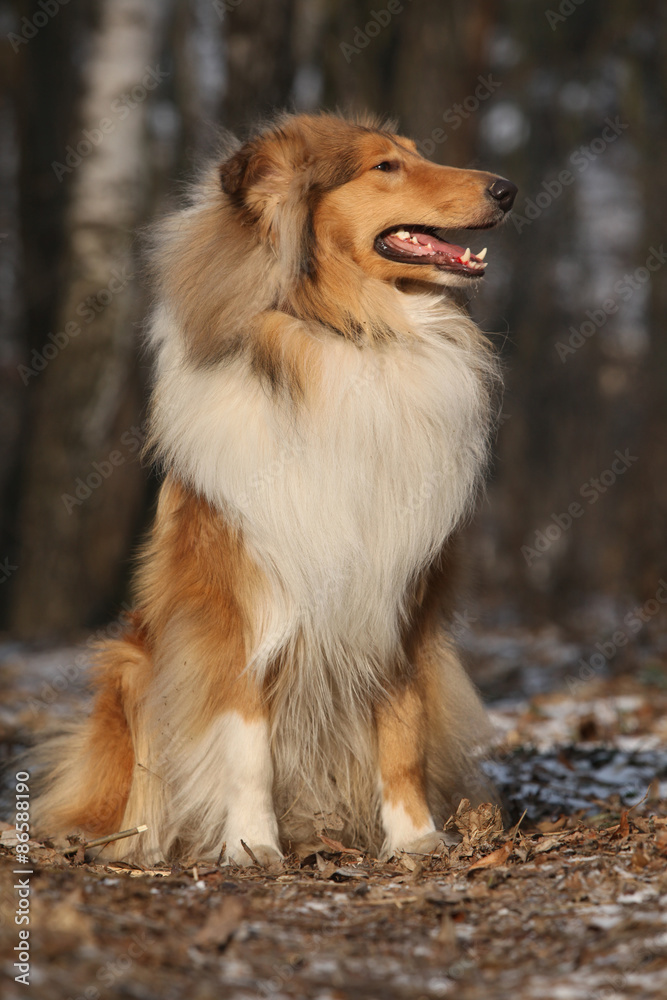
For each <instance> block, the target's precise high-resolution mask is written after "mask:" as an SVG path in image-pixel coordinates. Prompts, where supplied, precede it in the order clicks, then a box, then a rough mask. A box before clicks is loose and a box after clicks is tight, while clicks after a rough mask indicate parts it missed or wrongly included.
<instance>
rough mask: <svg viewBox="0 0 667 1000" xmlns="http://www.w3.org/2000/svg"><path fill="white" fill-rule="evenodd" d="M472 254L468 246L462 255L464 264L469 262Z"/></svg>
mask: <svg viewBox="0 0 667 1000" xmlns="http://www.w3.org/2000/svg"><path fill="white" fill-rule="evenodd" d="M470 256H471V254H470V247H468V249H467V250H466V252H465V253H464V254H463V256H462V257H461V260H462V261H463V263H464V264H467V263H468V261H469V260H470Z"/></svg>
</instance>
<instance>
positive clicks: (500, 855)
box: [468, 844, 512, 872]
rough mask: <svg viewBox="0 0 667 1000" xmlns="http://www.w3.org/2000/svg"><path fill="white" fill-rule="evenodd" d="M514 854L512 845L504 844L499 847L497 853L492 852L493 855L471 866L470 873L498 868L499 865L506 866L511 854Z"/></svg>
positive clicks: (488, 855)
mask: <svg viewBox="0 0 667 1000" xmlns="http://www.w3.org/2000/svg"><path fill="white" fill-rule="evenodd" d="M511 853H512V845H511V844H504V845H503V846H502V847H499V848H498V850H497V851H492V852H491V854H487V855H486V857H484V858H480V859H479V861H475V863H474V865H471V866H470V868H469V869H468V871H469V872H474V871H478V870H479V869H480V868H497V867H498V866H499V865H504V864H505V862H506V861H507V859H508V858H509V856H510V854H511Z"/></svg>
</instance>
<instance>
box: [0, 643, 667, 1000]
mask: <svg viewBox="0 0 667 1000" xmlns="http://www.w3.org/2000/svg"><path fill="white" fill-rule="evenodd" d="M463 644H464V646H466V647H467V655H468V660H469V662H471V665H472V667H473V670H474V674H475V677H476V679H477V680H478V683H480V685H481V687H482V689H483V691H484V692H485V695H486V697H487V701H488V702H489V707H490V711H491V715H492V718H493V720H494V722H495V723H496V728H497V731H498V742H497V745H496V747H495V748H494V751H493V753H492V755H491V757H490V759H489V762H488V764H487V769H488V771H489V774H490V775H491V776H492V777H493V778H494V780H495V782H496V784H497V785H498V786H499V788H500V790H501V793H502V795H503V798H504V802H505V804H506V808H507V811H508V814H509V822H508V823H507V824H506V826H505V828H503V823H502V822H501V818H500V815H499V813H498V811H497V809H496V808H495V807H492V806H482V807H480V808H478V809H471V808H469V806H467V804H466V803H462V806H461V808H460V809H459V812H458V813H457V815H456V816H455V817H453V818H452V819H450V821H449V823H448V828H449V831H450V833H451V834H452V836H451V837H450V838H449V839H450V840H451V841H452V843H451V845H450V846H449V847H444V846H443V848H442V851H441V853H439V854H435V855H430V856H420V857H417V856H414V855H410V856H403V857H400V858H394V859H392V861H390V862H389V863H386V864H380V863H379V862H377V861H375V860H373V859H372V858H368V857H363V856H361V855H360V854H359V853H358V852H356V851H352V850H349V849H348V850H343V851H341V850H340V849H339V848H340V845H337V843H336V841H335V837H334V836H333V835H332V836H331V837H330V838H328V839H327V838H326V837H325V839H323V842H322V850H321V851H319V852H317V853H316V854H313V855H310V856H309V857H306V858H302V859H297V858H295V857H293V858H289V859H288V860H287V863H286V864H285V866H284V867H282V868H280V869H276V870H271V871H267V870H264V869H260V868H258V867H255V866H253V865H251V866H250V867H248V868H246V869H238V868H229V867H226V868H219V867H217V866H208V867H202V866H199V867H197V866H192V867H184V868H171V869H170V868H167V867H165V868H156V869H151V870H142V869H139V868H136V867H131V866H128V865H123V864H102V863H97V862H96V861H95V857H94V854H95V852H94V851H91V852H90V853H88V854H86V853H85V852H84V851H83V849H82V848H79V849H78V850H77V851H76V853H74V854H71V855H68V856H65V854H63V852H62V850H58V849H57V848H56V847H54V846H52V845H50V844H49V843H48V842H47V843H46V844H42V843H38V842H36V841H30V842H29V846H30V863H31V864H30V868H29V869H26V866H22V865H20V864H17V862H16V854H15V833H14V830H13V823H10V822H9V821H10V820H11V819H12V815H11V810H10V808H9V807H7V808H5V810H4V812H3V814H2V818H3V819H6V820H7V821H8V822H6V823H4V824H0V834H1V835H0V844H3V845H4V846H3V847H0V948H1V950H0V971H1V972H2V973H3V975H4V977H5V978H6V982H7V986H6V988H5V990H4V992H3V996H4V997H6V998H7V1000H14V998H18V997H21V996H25V995H29V993H28V994H26V993H25V992H24V986H23V985H22V984H21V983H17V982H15V980H14V977H15V975H17V970H16V969H15V968H14V966H13V963H14V962H15V961H16V960H17V959H16V955H17V952H16V951H15V950H14V949H15V947H16V946H17V945H18V944H19V930H20V929H21V926H20V925H17V924H16V923H15V920H14V914H15V912H16V909H17V906H20V905H21V904H20V903H19V898H20V897H19V890H17V889H15V888H14V886H15V885H16V884H17V883H18V880H19V879H21V878H24V879H25V878H29V884H30V896H29V903H30V924H29V930H30V938H29V945H30V973H29V983H30V988H31V989H32V991H33V994H34V995H35V996H37V997H39V998H40V1000H67V998H71V1000H79V998H86V1000H102V998H111V997H118V998H121V997H123V998H124V997H127V998H137V1000H157V998H161V1000H162V998H164V1000H169V998H181V997H187V998H188V1000H209V998H211V1000H212V998H214V997H215V998H218V997H225V998H227V997H229V998H234V1000H251V998H253V1000H254V998H257V997H262V998H264V997H271V998H274V1000H281V998H295V997H307V998H318V1000H338V998H340V1000H348V998H350V1000H352V998H360V1000H361V998H364V1000H376V998H377V1000H385V998H386V1000H394V998H396V1000H399V998H400V1000H403V998H405V1000H408V998H409V1000H422V998H423V1000H426V998H428V1000H431V998H437V997H453V998H456V1000H504V998H506V997H507V998H510V997H511V998H513V1000H622V998H626V997H627V998H630V997H642V998H644V997H646V998H664V997H667V642H666V641H665V637H664V636H660V635H659V634H657V633H655V632H654V633H653V635H652V637H651V640H650V642H648V641H645V642H644V644H643V646H642V647H641V648H634V649H631V650H626V651H625V652H624V654H623V657H621V656H618V657H615V658H613V660H612V658H610V657H607V658H606V659H605V663H604V664H603V665H602V667H601V668H595V669H594V668H589V667H588V666H587V665H588V664H590V662H591V653H593V652H594V646H593V645H587V644H586V643H585V642H583V641H574V642H573V641H572V640H571V638H568V639H567V640H566V639H565V638H563V635H562V634H561V633H559V632H558V630H556V629H553V628H552V629H545V630H541V631H533V632H528V631H527V630H524V631H520V630H517V629H506V630H504V631H503V630H497V631H495V632H481V631H480V632H468V633H466V635H465V636H464V637H463ZM77 656H80V654H77V652H76V651H72V650H59V651H53V650H49V651H43V652H41V653H35V652H34V651H33V652H28V651H26V650H25V649H22V648H21V647H17V646H10V645H7V646H6V647H5V649H4V656H3V660H4V664H3V666H2V668H1V669H2V678H3V680H4V682H5V691H6V693H5V695H4V696H3V701H2V704H0V742H2V745H3V746H4V747H5V748H6V749H9V748H10V747H12V746H16V745H20V744H22V743H25V742H27V741H29V740H30V738H31V736H32V734H34V733H35V732H36V731H38V730H39V729H40V728H41V727H42V725H43V724H44V721H45V719H46V718H47V717H48V716H53V714H54V713H59V712H62V713H66V712H68V711H71V710H72V709H73V708H74V707H76V706H77V705H79V706H80V700H81V697H82V693H81V689H82V679H83V677H84V676H85V671H84V670H83V668H82V662H83V661H82V660H81V659H77V658H76V657H77ZM595 662H598V661H595ZM72 663H74V664H77V663H78V664H79V667H78V668H77V669H76V670H72V669H71V664H72ZM58 677H64V678H65V679H66V681H67V683H64V682H63V683H62V684H56V678H58ZM516 692H522V694H523V695H524V697H523V698H521V699H518V698H516ZM527 693H528V696H526V694H527ZM79 710H80V707H79ZM13 777H14V768H12V769H11V771H10V773H9V779H8V780H9V789H10V791H11V788H12V784H13ZM7 802H8V800H7V799H5V803H6V805H7ZM3 831H4V832H3ZM21 869H23V871H22V873H21V874H20V875H14V874H13V873H14V871H15V870H21ZM26 870H28V871H32V872H33V874H32V875H29V876H26V874H25V871H26ZM23 926H24V927H25V926H26V925H23ZM18 971H19V972H20V971H21V970H18Z"/></svg>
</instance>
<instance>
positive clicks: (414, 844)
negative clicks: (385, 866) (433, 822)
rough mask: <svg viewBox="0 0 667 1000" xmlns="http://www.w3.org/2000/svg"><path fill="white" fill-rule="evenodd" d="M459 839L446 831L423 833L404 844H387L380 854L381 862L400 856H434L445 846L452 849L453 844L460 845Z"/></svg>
mask: <svg viewBox="0 0 667 1000" xmlns="http://www.w3.org/2000/svg"><path fill="white" fill-rule="evenodd" d="M459 839H460V838H459V837H457V836H452V834H450V833H445V831H444V830H429V831H428V833H423V834H421V835H420V836H419V837H414V838H413V839H412V840H408V841H405V842H404V843H399V844H387V843H385V844H384V846H383V848H382V851H381V853H380V860H381V861H388V860H389V859H390V858H393V857H396V856H398V855H400V854H434V853H437V852H439V851H440V848H441V847H442V845H443V844H444V845H445V847H451V846H452V844H456V843H458V841H459Z"/></svg>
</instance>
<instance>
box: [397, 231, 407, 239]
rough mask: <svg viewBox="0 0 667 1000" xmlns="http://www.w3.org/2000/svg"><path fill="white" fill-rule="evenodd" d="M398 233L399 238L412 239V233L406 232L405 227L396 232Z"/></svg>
mask: <svg viewBox="0 0 667 1000" xmlns="http://www.w3.org/2000/svg"><path fill="white" fill-rule="evenodd" d="M396 235H397V236H398V238H399V240H409V239H410V233H406V231H405V229H401V230H400V231H399V232H398V233H396Z"/></svg>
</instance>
